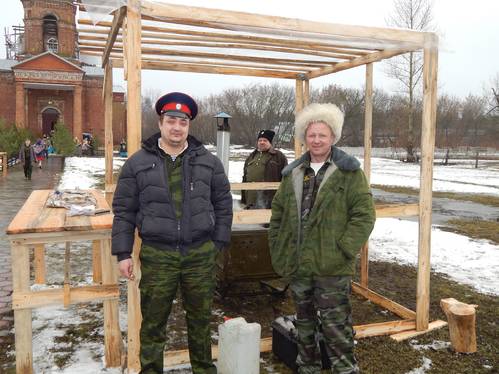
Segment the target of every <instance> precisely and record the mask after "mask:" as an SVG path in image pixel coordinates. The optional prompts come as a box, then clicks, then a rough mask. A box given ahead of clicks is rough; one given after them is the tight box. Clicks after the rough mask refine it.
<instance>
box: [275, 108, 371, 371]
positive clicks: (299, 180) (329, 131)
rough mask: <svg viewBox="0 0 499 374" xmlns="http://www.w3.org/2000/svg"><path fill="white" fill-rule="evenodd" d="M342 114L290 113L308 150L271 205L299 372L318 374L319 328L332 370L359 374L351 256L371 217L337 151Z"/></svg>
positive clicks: (365, 196) (362, 186)
mask: <svg viewBox="0 0 499 374" xmlns="http://www.w3.org/2000/svg"><path fill="white" fill-rule="evenodd" d="M342 126H343V113H342V112H341V111H340V110H339V109H338V107H337V106H336V105H333V104H311V105H308V106H307V107H305V108H304V109H303V110H302V111H301V112H300V113H298V114H297V116H296V137H297V138H298V139H299V140H300V141H302V142H304V143H305V144H306V146H307V149H308V151H307V152H306V153H305V154H304V155H303V156H302V157H300V158H299V159H297V160H295V161H293V162H292V163H291V164H290V165H288V166H287V167H286V168H285V169H284V170H283V172H282V174H283V179H282V182H281V185H280V186H279V189H278V190H277V193H276V195H275V197H274V200H273V201H272V216H271V219H270V229H269V235H268V236H269V247H270V255H271V258H272V266H273V267H274V270H275V271H276V272H277V274H279V275H280V276H282V277H285V278H287V279H289V280H290V289H291V293H292V297H293V301H294V304H295V308H296V329H297V332H298V357H297V360H296V363H297V365H298V373H317V374H318V373H320V372H321V360H320V354H319V350H318V344H317V331H318V327H319V326H318V325H319V324H318V322H319V320H320V322H321V326H322V336H323V337H324V342H325V347H326V353H327V355H328V357H329V359H330V361H331V372H332V373H341V374H358V373H359V367H358V365H357V361H356V359H355V356H354V331H353V326H352V308H351V304H350V294H351V282H352V276H353V274H354V269H355V259H356V257H357V254H358V253H359V250H360V248H361V247H362V246H363V245H364V243H365V242H366V241H367V239H368V238H369V235H370V233H371V231H372V229H373V227H374V221H375V219H376V215H375V211H374V202H373V197H372V194H371V190H370V188H369V183H368V182H367V179H366V177H365V175H364V172H363V171H362V169H361V168H360V162H359V161H358V160H357V159H356V158H355V157H352V156H349V155H347V154H346V153H345V152H343V151H342V150H340V149H339V148H337V147H335V146H334V144H335V143H336V142H337V141H338V140H340V137H341V129H342Z"/></svg>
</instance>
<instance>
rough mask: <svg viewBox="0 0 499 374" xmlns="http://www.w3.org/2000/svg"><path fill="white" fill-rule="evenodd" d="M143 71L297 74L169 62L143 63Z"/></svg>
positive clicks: (291, 76)
mask: <svg viewBox="0 0 499 374" xmlns="http://www.w3.org/2000/svg"><path fill="white" fill-rule="evenodd" d="M113 64H114V66H116V67H123V62H122V61H120V60H113ZM142 69H144V70H170V71H183V72H191V73H206V74H226V75H244V76H251V77H264V78H286V79H295V78H296V74H297V73H296V72H289V71H279V70H269V69H251V68H232V67H224V66H210V65H195V64H180V63H168V62H157V61H142Z"/></svg>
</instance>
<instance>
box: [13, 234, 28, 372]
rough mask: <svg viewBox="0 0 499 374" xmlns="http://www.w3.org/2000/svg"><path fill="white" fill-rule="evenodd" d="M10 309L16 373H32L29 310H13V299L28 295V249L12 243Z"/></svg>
mask: <svg viewBox="0 0 499 374" xmlns="http://www.w3.org/2000/svg"><path fill="white" fill-rule="evenodd" d="M11 266H12V290H13V293H12V307H13V309H14V326H16V327H18V328H15V329H14V333H15V344H16V373H22V374H32V373H33V329H32V324H31V308H28V309H23V310H18V309H15V308H14V305H15V304H14V298H15V297H16V296H17V295H19V294H23V293H29V292H31V291H30V284H29V247H27V246H23V245H18V244H14V243H12V245H11Z"/></svg>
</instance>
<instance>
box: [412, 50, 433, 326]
mask: <svg viewBox="0 0 499 374" xmlns="http://www.w3.org/2000/svg"><path fill="white" fill-rule="evenodd" d="M432 45H433V46H432V47H429V48H425V49H424V67H423V116H422V129H421V178H420V187H419V204H420V209H419V238H418V280H417V289H416V314H417V317H416V326H417V327H416V329H417V330H418V331H425V330H427V329H428V322H429V318H430V271H431V265H430V255H431V209H432V185H433V183H432V182H433V154H434V150H435V127H436V121H435V119H436V106H437V64H438V62H437V59H438V50H437V48H436V45H437V43H436V41H435V42H434V43H432Z"/></svg>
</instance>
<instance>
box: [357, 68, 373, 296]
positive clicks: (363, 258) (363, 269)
mask: <svg viewBox="0 0 499 374" xmlns="http://www.w3.org/2000/svg"><path fill="white" fill-rule="evenodd" d="M364 97H365V100H364V103H365V105H364V106H365V114H364V174H365V175H366V178H367V181H368V183H369V181H370V180H371V148H372V120H373V64H372V63H370V64H367V65H366V88H365V95H364ZM360 284H361V285H362V286H363V287H366V288H367V287H368V285H369V241H367V242H366V243H365V244H364V245H363V246H362V248H361V250H360Z"/></svg>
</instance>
